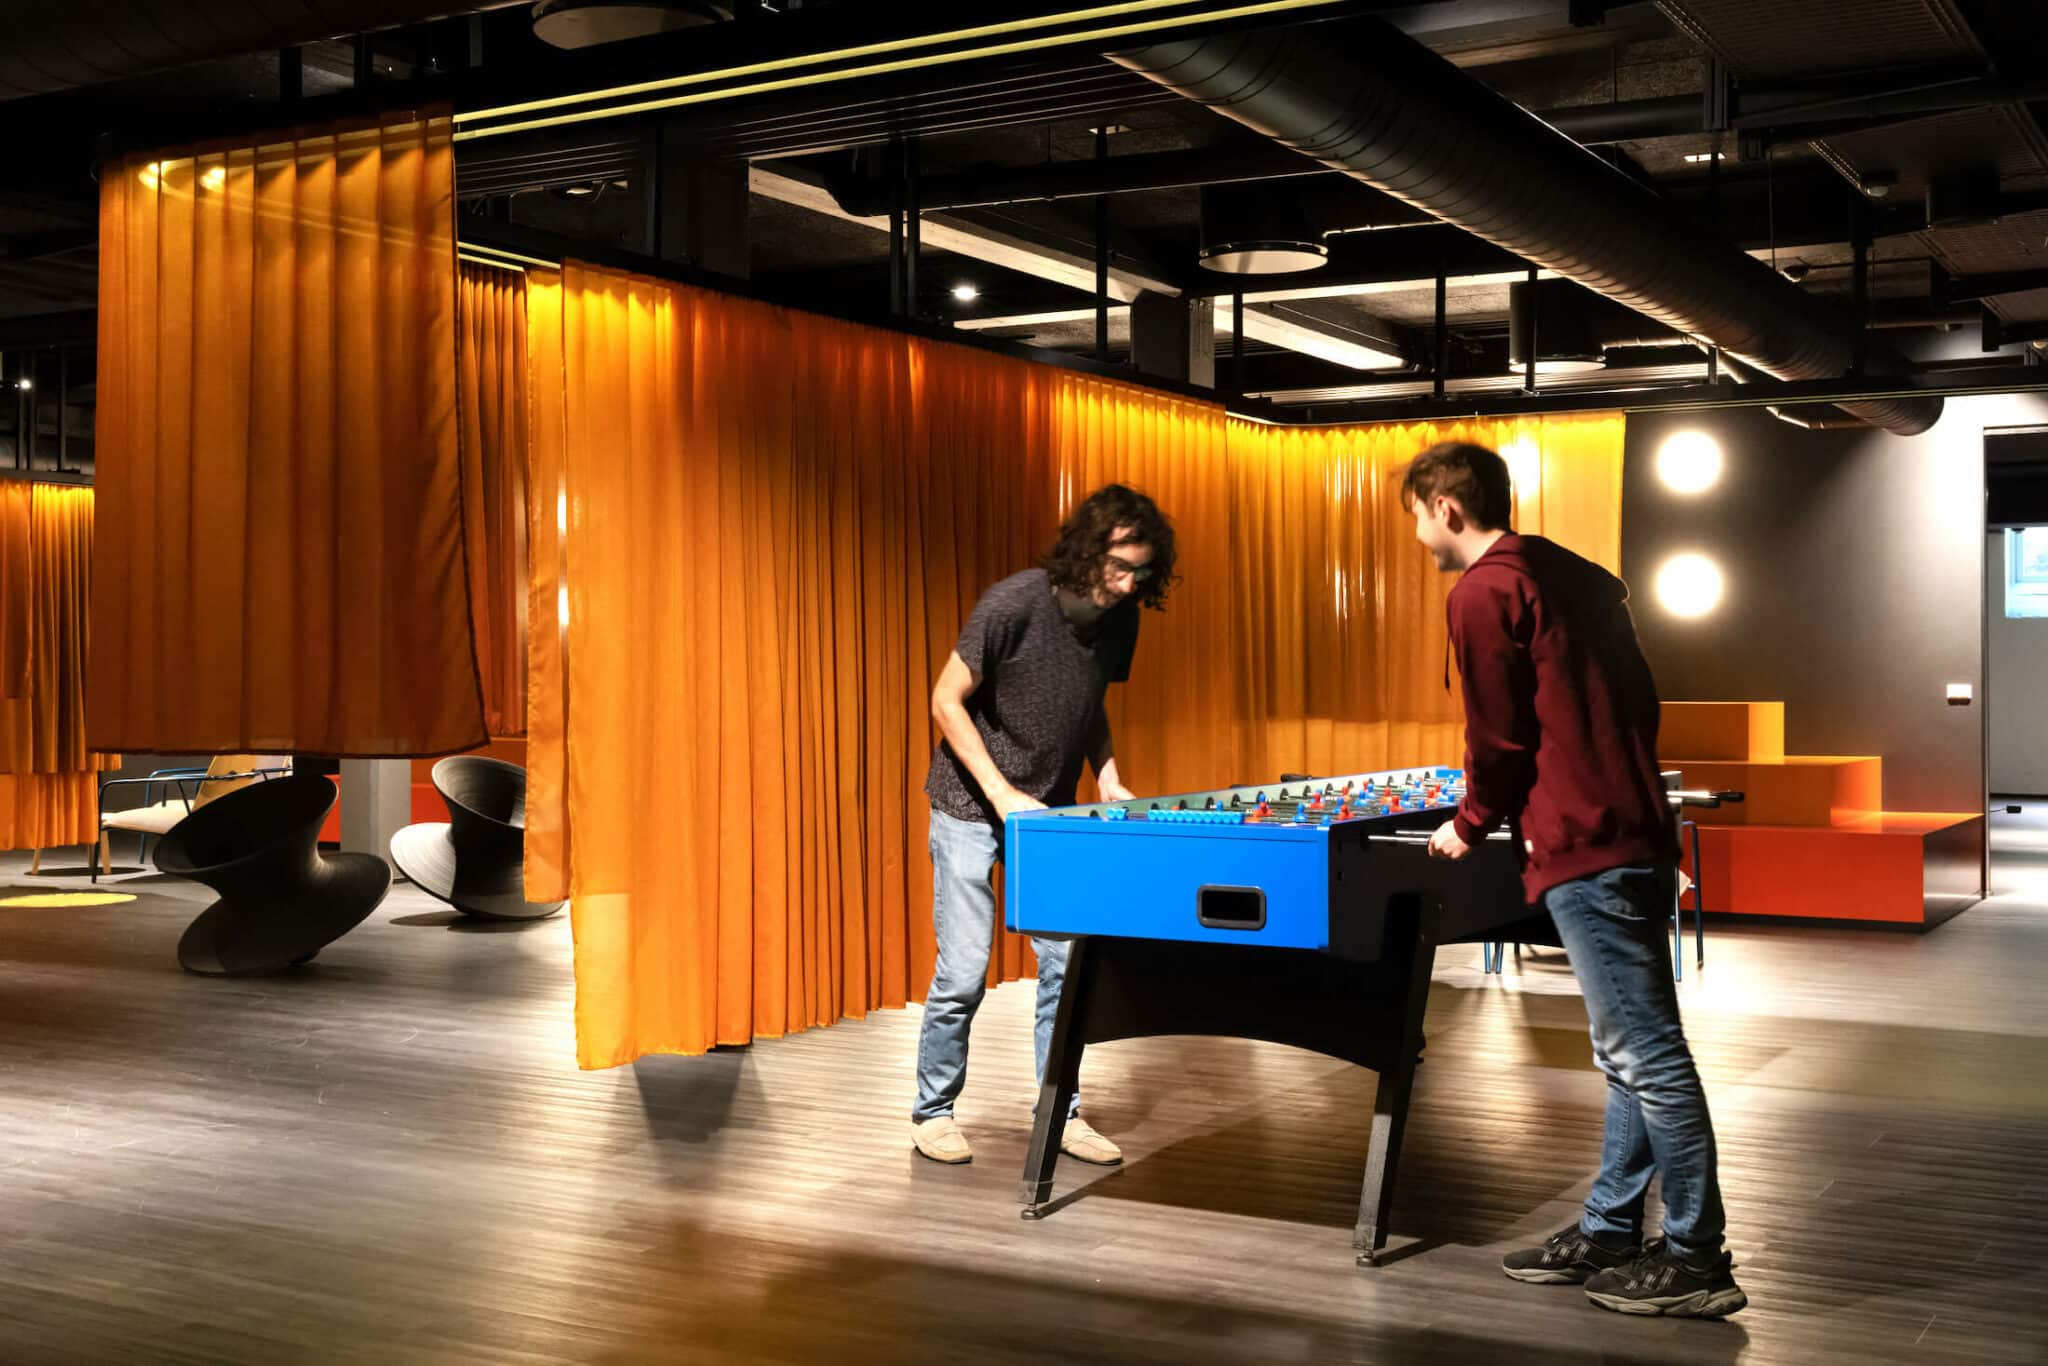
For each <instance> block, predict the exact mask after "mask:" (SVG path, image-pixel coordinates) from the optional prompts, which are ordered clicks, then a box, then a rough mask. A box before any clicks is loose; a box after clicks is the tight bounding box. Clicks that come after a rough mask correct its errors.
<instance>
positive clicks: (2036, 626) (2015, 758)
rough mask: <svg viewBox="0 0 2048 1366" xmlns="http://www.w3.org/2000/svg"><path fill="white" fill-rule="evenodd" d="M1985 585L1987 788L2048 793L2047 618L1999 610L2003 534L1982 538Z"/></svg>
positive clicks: (2002, 577) (2002, 581) (1998, 790)
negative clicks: (1987, 619)
mask: <svg viewBox="0 0 2048 1366" xmlns="http://www.w3.org/2000/svg"><path fill="white" fill-rule="evenodd" d="M1984 581H1985V583H1987V584H1988V585H1990V589H1991V599H1990V603H1989V604H1988V605H1989V609H1990V629H1989V631H1988V632H1987V635H1988V640H1987V642H1986V643H1987V645H1988V646H1989V655H1990V670H1989V673H1988V675H1987V678H1986V682H1985V684H1984V700H1985V719H1986V720H1987V721H1989V722H1990V725H1991V790H1992V791H1993V792H2013V793H2033V794H2044V793H2048V618H2044V617H2022V618H2019V619H2017V620H2011V619H2008V618H2007V617H2006V615H2005V603H2004V600H2003V599H2004V590H2005V535H2004V533H2002V532H2000V533H1997V534H1995V535H1992V536H1988V537H1986V538H1985V541H1984Z"/></svg>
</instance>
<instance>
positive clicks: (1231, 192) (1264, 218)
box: [1198, 185, 1330, 275]
mask: <svg viewBox="0 0 2048 1366" xmlns="http://www.w3.org/2000/svg"><path fill="white" fill-rule="evenodd" d="M1198 259H1199V260H1200V261H1201V263H1202V265H1203V266H1204V267H1205V268H1207V269H1209V270H1214V271H1220V272H1222V273H1224V274H1226V275H1285V274H1288V273H1290V272H1293V271H1299V270H1314V269H1316V268H1317V267H1318V266H1322V265H1326V264H1328V262H1329V259H1330V249H1329V248H1328V247H1326V246H1324V245H1323V242H1322V237H1321V235H1320V234H1318V233H1317V232H1316V231H1315V229H1314V228H1313V227H1311V226H1310V225H1309V221H1308V215H1307V214H1306V213H1304V212H1303V211H1302V208H1301V205H1300V203H1299V202H1298V201H1297V200H1295V199H1294V198H1293V196H1291V195H1287V194H1276V193H1274V192H1273V190H1272V189H1271V188H1270V187H1260V186H1253V185H1204V186H1203V187H1202V247H1201V252H1200V254H1199V256H1198Z"/></svg>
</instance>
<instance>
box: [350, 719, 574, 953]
mask: <svg viewBox="0 0 2048 1366" xmlns="http://www.w3.org/2000/svg"><path fill="white" fill-rule="evenodd" d="M434 790H435V791H436V792H438V793H440V794H441V800H442V801H443V802H445V803H447V806H448V819H447V821H445V822H440V821H432V822H425V823H422V824H419V825H408V826H406V827H405V829H403V830H401V831H399V832H398V833H397V834H396V835H393V836H392V837H391V861H392V862H393V863H395V864H397V865H398V871H399V872H401V873H403V874H405V875H406V876H407V877H408V878H410V879H412V882H413V884H414V885H415V886H417V887H418V888H419V889H420V890H421V891H423V892H425V893H427V894H428V895H429V896H433V897H438V898H439V899H440V900H442V901H445V902H447V903H448V904H449V905H451V906H453V907H454V908H455V909H456V910H458V911H461V912H462V913H463V914H465V915H474V916H481V917H483V918H484V919H487V920H539V919H541V918H543V917H545V916H550V915H553V914H554V913H555V912H557V911H559V910H561V909H562V905H563V903H562V902H559V901H528V900H527V899H526V871H525V859H526V770H525V769H523V768H521V767H519V765H517V764H508V763H506V762H505V761H504V760H503V759H492V758H488V757H486V756H484V755H481V754H457V755H454V756H453V757H451V758H447V759H443V760H442V761H441V762H440V763H438V764H435V765H434Z"/></svg>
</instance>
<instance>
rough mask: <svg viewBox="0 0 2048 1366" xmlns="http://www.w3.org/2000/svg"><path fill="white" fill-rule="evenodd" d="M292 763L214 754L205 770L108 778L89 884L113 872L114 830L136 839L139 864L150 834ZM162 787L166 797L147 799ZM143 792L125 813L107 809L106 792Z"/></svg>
mask: <svg viewBox="0 0 2048 1366" xmlns="http://www.w3.org/2000/svg"><path fill="white" fill-rule="evenodd" d="M291 771H292V770H291V760H290V759H288V758H285V759H280V758H275V757H271V756H266V755H261V754H219V755H215V756H214V758H213V760H212V762H211V763H209V764H207V766H206V767H205V768H160V769H157V770H155V771H154V772H152V773H151V774H150V775H149V776H148V777H146V778H109V779H107V780H106V781H104V782H102V783H101V784H100V790H99V832H100V838H99V849H98V851H97V856H96V857H95V858H94V859H93V863H92V880H93V881H94V882H98V881H99V880H100V875H101V874H102V873H110V872H112V871H113V848H112V841H111V839H110V838H109V835H110V832H112V831H115V830H132V831H134V832H135V835H136V859H137V861H138V862H144V861H145V860H144V857H143V856H144V853H145V852H146V850H147V847H148V840H149V837H150V836H151V835H156V836H163V835H166V834H169V833H170V830H171V827H172V826H174V825H176V824H177V823H178V822H179V821H181V820H184V819H185V817H187V816H189V815H191V814H192V813H193V812H194V811H196V810H198V809H199V808H200V807H203V806H205V805H206V804H207V803H208V802H213V801H218V800H219V799H220V798H222V797H224V796H226V795H227V794H228V793H230V792H234V791H237V790H239V789H241V788H244V787H247V786H249V785H250V784H251V783H260V782H264V781H266V780H268V779H271V778H275V777H281V776H283V775H285V774H289V773H290V772H291ZM159 785H161V786H162V787H163V788H164V789H165V790H166V791H167V792H168V793H169V794H170V795H168V796H167V797H165V798H164V799H163V800H162V801H152V800H151V798H152V797H154V796H155V795H156V789H157V787H158V786H159ZM134 786H140V787H141V788H142V796H143V805H141V806H136V807H130V808H128V809H127V810H125V811H109V810H107V793H108V791H109V790H110V789H112V788H117V787H134Z"/></svg>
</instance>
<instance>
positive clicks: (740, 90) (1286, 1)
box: [455, 0, 1337, 142]
mask: <svg viewBox="0 0 2048 1366" xmlns="http://www.w3.org/2000/svg"><path fill="white" fill-rule="evenodd" d="M1185 3H1186V0H1132V3H1128V4H1122V5H1103V6H1098V7H1096V8H1094V9H1087V10H1071V11H1068V12H1066V13H1063V14H1048V15H1041V16H1039V17H1037V18H1033V19H1017V20H1012V21H1010V22H1008V23H1003V24H987V25H983V26H982V27H980V28H971V29H956V30H952V31H950V32H946V33H933V34H925V35H921V36H918V37H913V38H901V39H896V40H893V41H891V42H886V43H872V44H869V45H867V46H865V47H854V48H842V49H838V50H835V51H832V52H820V53H813V54H811V55H808V56H802V57H786V58H779V59H777V60H775V61H772V62H757V63H754V64H752V65H748V66H736V67H727V68H724V69H722V70H719V71H704V72H695V73H692V74H690V75H685V76H673V77H668V78H666V79H663V80H659V81H642V82H639V83H637V84H633V85H621V86H614V87H611V88H608V89H604V90H589V91H584V92H582V93H580V94H575V95H558V96H555V97H553V98H551V99H545V100H529V101H526V102H524V103H521V104H508V105H501V106H499V107H497V108H494V109H472V110H468V111H465V112H463V113H459V114H456V115H455V122H456V123H457V124H458V125H460V124H464V123H475V122H477V121H478V120H485V119H499V118H508V117H510V116H512V115H514V114H523V113H536V112H540V111H543V110H549V109H560V108H563V107H564V106H567V105H572V104H587V103H590V102H592V101H597V100H609V99H621V98H624V97H627V96H631V95H639V94H649V93H653V92H656V91H661V90H672V89H676V88H678V87H681V86H684V85H702V84H706V83H708V82H713V81H720V80H731V79H735V78H738V77H741V76H749V75H760V74H765V73H767V72H769V71H779V70H788V69H790V68H792V67H798V66H814V65H819V64H822V63H826V62H833V61H840V60H845V59H847V58H851V57H862V56H878V55H881V54H883V53H886V52H894V51H905V50H908V49H912V48H917V47H932V46H937V45H939V44H943V43H950V42H959V41H968V40H972V39H975V38H983V37H999V36H1001V35H1003V34H1006V33H1016V32H1022V31H1026V30H1029V29H1033V28H1045V27H1047V26H1050V25H1054V24H1064V23H1073V22H1079V21H1083V20H1087V19H1092V18H1114V17H1118V16H1122V15H1127V14H1141V13H1145V12H1148V11H1153V10H1159V9H1165V8H1169V7H1171V6H1175V5H1181V4H1185ZM1335 3H1337V0H1263V3H1257V4H1240V5H1229V6H1226V7H1223V8H1220V9H1211V10H1202V11H1198V12H1195V13H1191V14H1185V15H1178V16H1175V17H1176V18H1180V19H1186V20H1203V21H1209V22H1214V21H1217V20H1222V19H1249V18H1257V17H1258V16H1260V15H1265V14H1281V13H1286V12H1288V11H1293V10H1307V9H1324V8H1328V7H1329V6H1330V5H1333V4H1335ZM1161 22H1163V21H1162V20H1160V19H1158V18H1148V19H1143V20H1139V21H1136V22H1131V23H1122V24H1111V25H1108V26H1105V27H1100V28H1092V29H1084V30H1079V31H1075V32H1062V33H1054V34H1048V35H1044V36H1040V37H1036V38H1022V39H1015V40H1012V41H1008V42H1000V43H993V44H988V45H986V46H982V47H969V48H960V49H957V50H951V51H946V52H932V53H926V54H924V55H921V56H915V57H902V58H897V59H895V60H892V61H883V62H870V63H868V64H866V65H864V66H849V67H841V68H838V69H836V70H831V71H813V72H807V73H804V74H802V75H797V76H785V77H782V78H780V79H778V80H769V81H755V82H752V83H750V84H744V85H730V86H721V87H720V88H718V89H716V90H700V91H696V92H693V93H690V94H681V95H669V96H664V97H662V98H659V99H650V100H640V101H637V102H635V103H631V104H613V105H606V106H604V107H603V108H600V109H584V110H578V111H576V112H573V113H558V114H550V115H547V116H546V117H542V118H533V119H522V120H519V121H518V122H515V123H492V124H488V125H487V126H485V127H479V128H461V127H458V128H457V130H456V133H455V140H456V141H458V142H464V141H468V140H469V139H472V138H483V137H493V136H496V135H497V134H500V133H523V132H528V131H531V130H533V129H536V128H558V127H561V126H564V125H566V124H572V123H589V122H592V121H594V120H597V119H612V118H623V117H625V116H627V115H631V114H645V113H650V112H652V111H654V110H658V109H676V108H680V107H683V106H685V105H692V104H708V103H711V102H713V101H717V100H729V99H737V98H739V97H741V96H744V95H764V94H771V93H773V92H775V91H779V90H793V89H797V88H799V87H802V86H807V85H825V84H829V83H831V82H834V81H846V80H854V79H857V78H859V77H863V76H885V75H890V74H893V73H895V72H899V71H911V70H916V69H918V68H922V67H931V66H943V65H946V64H947V63H950V62H963V61H971V60H973V59H975V58H980V57H1009V56H1015V55H1016V54H1018V53H1021V52H1037V51H1042V50H1044V49H1046V48H1052V47H1067V46H1071V45H1074V44H1079V43H1097V42H1107V41H1109V40H1111V39H1115V38H1126V37H1129V36H1130V35H1132V34H1134V33H1143V32H1145V31H1146V30H1148V29H1153V28H1157V27H1158V26H1159V25H1160V23H1161Z"/></svg>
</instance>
